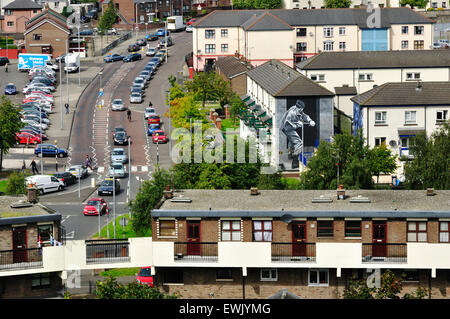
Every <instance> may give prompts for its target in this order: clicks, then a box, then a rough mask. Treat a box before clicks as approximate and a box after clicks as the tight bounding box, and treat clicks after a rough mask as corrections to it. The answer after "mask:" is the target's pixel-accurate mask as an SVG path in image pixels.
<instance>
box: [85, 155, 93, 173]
mask: <svg viewBox="0 0 450 319" xmlns="http://www.w3.org/2000/svg"><path fill="white" fill-rule="evenodd" d="M85 165H86V167H89V168H90V169H91V170H92V171H93V170H94V169H93V168H92V158H90V157H89V155H86V162H85Z"/></svg>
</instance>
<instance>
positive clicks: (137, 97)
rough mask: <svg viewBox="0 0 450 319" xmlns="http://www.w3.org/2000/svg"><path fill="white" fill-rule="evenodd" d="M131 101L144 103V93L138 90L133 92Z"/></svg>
mask: <svg viewBox="0 0 450 319" xmlns="http://www.w3.org/2000/svg"><path fill="white" fill-rule="evenodd" d="M130 103H142V94H140V93H137V92H134V93H131V95H130Z"/></svg>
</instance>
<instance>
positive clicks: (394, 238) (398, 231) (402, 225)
mask: <svg viewBox="0 0 450 319" xmlns="http://www.w3.org/2000/svg"><path fill="white" fill-rule="evenodd" d="M387 241H388V243H405V242H406V220H388V223H387Z"/></svg>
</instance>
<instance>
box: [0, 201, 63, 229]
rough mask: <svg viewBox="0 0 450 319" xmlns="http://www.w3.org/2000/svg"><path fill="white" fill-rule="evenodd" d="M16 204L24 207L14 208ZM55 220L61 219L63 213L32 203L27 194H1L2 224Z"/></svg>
mask: <svg viewBox="0 0 450 319" xmlns="http://www.w3.org/2000/svg"><path fill="white" fill-rule="evenodd" d="M14 204H24V205H23V206H24V207H18V208H12V207H11V205H14ZM26 204H29V205H26ZM54 220H61V214H59V213H55V212H54V211H53V210H51V209H49V208H47V207H45V206H44V205H42V204H39V203H37V204H30V203H28V202H27V200H26V197H25V196H0V225H8V224H15V223H30V222H41V221H54Z"/></svg>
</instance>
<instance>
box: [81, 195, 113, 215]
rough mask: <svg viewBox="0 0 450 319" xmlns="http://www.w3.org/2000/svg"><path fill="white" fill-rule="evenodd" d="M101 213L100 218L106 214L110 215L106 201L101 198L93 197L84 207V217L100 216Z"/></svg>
mask: <svg viewBox="0 0 450 319" xmlns="http://www.w3.org/2000/svg"><path fill="white" fill-rule="evenodd" d="M98 211H100V216H101V215H104V214H108V212H109V208H108V204H107V203H106V201H105V200H104V199H103V198H101V197H91V198H89V199H88V201H87V202H86V204H85V205H84V207H83V215H84V216H88V215H96V216H98V214H99V212H98Z"/></svg>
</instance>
